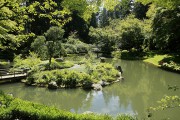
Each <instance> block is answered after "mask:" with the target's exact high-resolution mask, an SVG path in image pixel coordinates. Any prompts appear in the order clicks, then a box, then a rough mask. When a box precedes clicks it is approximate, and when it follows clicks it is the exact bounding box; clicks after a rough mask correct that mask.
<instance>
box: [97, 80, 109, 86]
mask: <svg viewBox="0 0 180 120" xmlns="http://www.w3.org/2000/svg"><path fill="white" fill-rule="evenodd" d="M98 84H100V85H101V86H107V85H110V83H109V82H106V81H103V80H101V81H99V82H98Z"/></svg>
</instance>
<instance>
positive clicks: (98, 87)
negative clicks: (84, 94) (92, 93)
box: [92, 84, 102, 90]
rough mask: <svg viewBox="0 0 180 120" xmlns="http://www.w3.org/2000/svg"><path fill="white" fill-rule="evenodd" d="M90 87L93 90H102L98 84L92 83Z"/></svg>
mask: <svg viewBox="0 0 180 120" xmlns="http://www.w3.org/2000/svg"><path fill="white" fill-rule="evenodd" d="M92 88H93V89H94V90H102V86H101V85H100V84H92Z"/></svg>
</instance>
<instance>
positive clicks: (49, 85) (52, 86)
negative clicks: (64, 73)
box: [48, 81, 58, 89]
mask: <svg viewBox="0 0 180 120" xmlns="http://www.w3.org/2000/svg"><path fill="white" fill-rule="evenodd" d="M48 88H49V89H57V88H58V85H57V83H56V82H54V81H52V82H50V83H49V84H48Z"/></svg>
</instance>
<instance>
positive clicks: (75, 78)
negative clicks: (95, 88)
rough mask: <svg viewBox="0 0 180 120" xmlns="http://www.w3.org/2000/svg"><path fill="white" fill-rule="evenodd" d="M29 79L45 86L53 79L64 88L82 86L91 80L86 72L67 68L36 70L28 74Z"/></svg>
mask: <svg viewBox="0 0 180 120" xmlns="http://www.w3.org/2000/svg"><path fill="white" fill-rule="evenodd" d="M31 79H33V80H34V82H35V83H36V84H37V85H44V86H46V85H47V84H48V83H50V82H51V81H55V82H56V83H57V84H58V86H59V87H66V88H74V87H77V86H82V85H83V83H84V82H86V81H93V80H92V79H91V77H90V76H89V75H88V74H86V73H82V72H77V71H73V70H67V69H64V70H51V71H41V72H37V73H34V74H32V75H31V76H28V78H27V81H28V80H31Z"/></svg>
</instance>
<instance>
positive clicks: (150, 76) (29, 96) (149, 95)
mask: <svg viewBox="0 0 180 120" xmlns="http://www.w3.org/2000/svg"><path fill="white" fill-rule="evenodd" d="M117 65H121V66H122V69H123V76H124V78H125V80H124V81H123V82H119V83H115V84H113V85H111V86H108V87H105V88H103V90H102V91H93V90H92V91H84V90H82V89H79V88H78V89H59V90H56V91H51V90H48V89H46V88H38V87H27V86H24V84H22V83H13V84H5V85H0V90H2V91H4V92H6V93H12V94H13V95H14V96H15V97H19V98H22V99H24V100H29V101H33V102H37V103H43V104H46V105H50V106H56V107H58V108H60V109H64V110H68V111H72V112H76V113H82V112H85V111H92V112H96V113H108V114H111V115H114V116H115V115H117V114H122V113H125V114H137V116H138V117H139V118H140V119H144V118H146V117H147V113H146V109H147V108H149V107H150V106H156V105H157V101H158V100H160V99H161V98H162V97H163V96H164V95H178V96H180V90H177V91H172V90H168V85H178V86H179V87H180V74H176V73H172V72H167V71H164V70H161V69H159V68H156V67H154V66H152V65H150V64H147V63H143V62H142V61H123V60H119V61H118V62H117ZM152 118H153V119H155V120H159V119H165V118H166V119H167V118H169V119H171V120H179V119H180V108H173V109H167V110H163V111H158V112H155V113H153V114H152Z"/></svg>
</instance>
